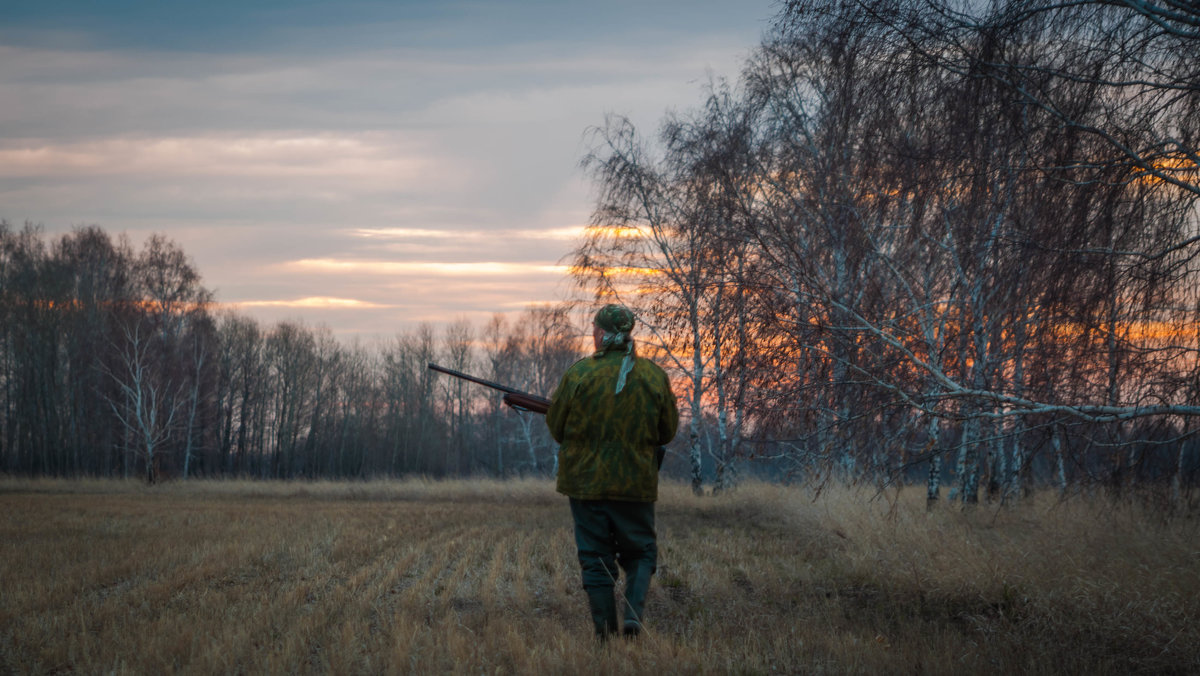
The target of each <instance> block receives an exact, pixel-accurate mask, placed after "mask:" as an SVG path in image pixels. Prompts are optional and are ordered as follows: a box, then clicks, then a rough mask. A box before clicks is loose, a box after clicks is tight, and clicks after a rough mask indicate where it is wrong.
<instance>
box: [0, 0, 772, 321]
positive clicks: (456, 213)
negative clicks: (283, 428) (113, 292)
mask: <svg viewBox="0 0 1200 676" xmlns="http://www.w3.org/2000/svg"><path fill="white" fill-rule="evenodd" d="M778 9H779V7H778V5H777V2H776V0H664V1H661V2H655V1H653V0H644V1H642V2H638V1H636V0H610V1H607V2H576V1H574V0H553V1H552V0H547V1H545V2H540V1H528V0H517V1H513V2H484V1H482V0H477V1H473V2H466V1H461V0H448V1H445V2H406V1H403V0H401V1H391V2H387V1H384V0H372V1H359V0H342V1H339V2H314V1H305V0H298V1H291V2H288V1H284V0H233V1H230V0H210V1H208V2H203V3H201V2H191V1H187V2H184V1H176V0H140V1H129V0H72V1H58V0H38V1H36V2H27V1H25V0H0V218H3V219H5V220H7V221H8V222H9V223H10V224H12V225H14V226H20V225H22V224H24V223H25V222H32V223H34V224H40V225H41V226H42V227H43V228H44V229H45V231H46V233H47V234H48V235H50V236H55V235H58V234H61V233H64V232H69V231H70V230H71V229H72V228H75V227H79V226H85V225H98V226H100V227H102V228H104V229H105V230H106V231H108V232H109V233H111V234H113V235H118V234H120V233H126V234H127V235H128V237H129V238H130V240H131V242H132V243H133V244H134V246H135V247H137V248H140V246H141V243H142V242H143V241H144V240H145V238H146V237H147V236H148V235H150V234H152V233H162V234H164V235H166V236H167V237H169V238H170V239H172V240H173V241H175V242H176V243H178V244H179V245H180V246H181V247H182V248H183V250H184V251H185V252H186V253H187V254H188V255H189V256H190V257H191V259H192V260H193V262H194V264H195V266H196V268H197V269H198V271H199V272H200V274H201V275H202V276H203V279H204V284H205V286H206V287H207V288H209V289H211V290H213V291H214V292H215V294H216V300H217V301H218V302H219V303H221V304H222V305H224V306H229V307H232V308H234V309H235V310H236V311H238V312H240V313H242V314H245V315H249V316H252V317H255V318H257V319H259V320H260V321H261V322H263V323H264V324H266V325H270V324H273V323H274V322H276V321H279V320H285V319H286V320H300V321H303V322H305V323H306V324H310V325H318V324H324V325H326V326H328V327H330V328H331V329H332V330H333V332H334V334H335V335H337V336H339V337H341V338H343V339H346V338H351V337H354V336H359V337H362V338H366V339H373V338H381V337H386V336H389V335H394V334H396V333H399V332H404V331H408V330H411V329H412V328H414V327H415V326H416V325H417V324H419V323H421V322H431V323H435V324H437V323H444V322H449V321H454V320H458V319H466V320H468V321H470V322H472V323H475V324H481V323H482V322H484V321H486V320H487V319H488V318H490V317H491V316H492V315H493V314H496V313H506V314H510V315H511V314H515V313H519V312H520V311H522V310H523V309H524V308H526V307H528V306H529V305H530V304H536V303H546V302H555V301H559V300H562V299H564V298H566V297H567V296H568V295H569V294H571V293H572V289H571V284H570V282H569V280H568V278H567V276H566V271H565V264H566V262H567V256H568V254H569V252H570V251H571V249H572V247H573V246H574V245H575V244H576V243H577V242H578V238H579V237H580V234H581V232H582V229H583V227H584V226H585V225H586V224H587V223H588V220H589V218H590V216H591V211H592V207H593V206H594V199H595V193H594V190H593V186H592V184H591V183H590V182H589V180H588V177H587V176H586V175H585V173H584V172H583V170H581V169H580V167H579V162H580V159H581V158H582V157H583V155H584V154H585V153H586V151H587V149H588V147H589V145H588V144H589V141H588V138H589V137H588V134H587V131H588V130H589V129H590V128H594V127H597V126H599V125H602V124H603V123H604V120H605V117H606V116H607V115H612V114H615V115H624V116H627V117H629V118H630V119H631V120H632V121H633V122H634V124H635V125H636V126H637V127H638V129H639V131H640V132H641V133H642V134H645V135H647V136H653V134H654V133H655V131H656V130H657V127H658V124H659V123H660V122H661V121H662V119H663V118H664V116H665V115H666V114H667V113H668V112H669V111H677V112H684V111H686V110H687V109H688V108H690V107H694V106H696V105H698V104H700V103H701V102H702V100H703V88H704V86H705V85H706V84H707V83H708V82H709V81H710V79H712V78H727V79H730V80H736V78H737V74H738V71H739V69H740V67H741V65H742V63H743V62H744V60H745V58H746V57H747V56H748V55H749V54H750V52H751V51H752V50H753V49H754V47H756V46H757V45H758V44H759V42H760V41H761V38H762V35H763V34H764V33H765V32H766V31H767V30H768V29H769V26H770V21H771V19H772V17H773V16H774V15H775V14H776V12H777V11H778Z"/></svg>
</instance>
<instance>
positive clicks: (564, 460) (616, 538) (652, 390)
mask: <svg viewBox="0 0 1200 676" xmlns="http://www.w3.org/2000/svg"><path fill="white" fill-rule="evenodd" d="M633 325H634V318H633V313H632V312H631V311H630V310H629V309H628V308H626V307H624V306H621V305H606V306H604V307H602V308H600V310H599V311H598V312H597V313H596V317H595V320H594V321H593V327H592V337H593V340H594V342H595V345H596V352H595V354H593V355H592V356H590V357H587V358H584V359H581V360H579V361H577V362H575V364H574V365H573V366H571V368H569V369H567V372H566V373H565V374H563V377H562V380H561V381H560V382H559V384H558V388H557V389H556V390H555V391H554V395H553V397H552V398H551V403H550V410H549V411H548V412H547V413H546V424H547V425H549V426H550V434H551V435H552V436H553V437H554V440H555V441H557V442H558V443H559V451H558V458H559V459H558V492H559V493H562V494H564V495H566V496H567V497H569V498H570V499H571V500H570V503H571V516H572V517H573V518H574V520H575V544H576V546H577V547H578V550H579V565H580V567H581V568H582V571H583V588H584V591H586V592H587V597H588V605H589V606H590V607H591V613H592V623H593V624H594V625H595V629H596V635H597V636H598V637H599V638H600V639H601V640H602V641H603V640H607V639H608V638H609V637H610V636H611V635H613V634H616V633H617V606H616V603H615V600H614V597H613V588H614V586H615V584H616V580H617V575H618V566H619V567H620V569H621V570H624V571H625V599H624V603H623V604H622V610H623V614H624V619H625V622H624V634H625V635H626V636H629V637H634V636H637V635H638V634H639V633H640V631H641V627H642V621H643V616H642V611H643V609H644V608H645V604H646V592H647V591H648V590H649V588H650V577H651V576H652V575H653V574H654V571H655V569H656V566H657V563H658V546H657V544H656V536H655V532H654V501H655V500H657V499H658V468H659V465H660V464H661V463H662V459H661V456H660V455H659V453H660V447H661V446H663V445H664V444H666V443H667V442H669V441H671V439H672V438H674V436H675V431H676V430H677V429H678V427H679V412H678V410H677V409H676V406H675V395H674V394H673V393H672V392H671V385H670V383H669V382H668V381H667V375H666V374H665V373H663V370H662V369H661V368H659V367H658V366H657V365H656V364H654V363H653V362H651V361H650V360H648V359H644V358H642V357H638V356H637V355H636V354H635V352H634V347H633V339H632V338H631V337H630V332H632V331H633Z"/></svg>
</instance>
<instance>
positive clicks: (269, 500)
mask: <svg viewBox="0 0 1200 676" xmlns="http://www.w3.org/2000/svg"><path fill="white" fill-rule="evenodd" d="M0 515H2V516H0V557H2V558H0V560H2V562H3V565H2V566H0V589H3V590H4V591H3V594H2V596H0V670H2V671H5V672H12V673H50V672H62V673H72V672H85V673H97V672H105V673H108V672H113V673H174V672H181V673H234V672H236V673H285V672H286V673H329V672H335V673H417V672H420V673H428V672H451V673H601V674H603V673H612V674H616V673H631V672H632V673H679V672H686V673H731V672H732V673H768V672H785V673H787V672H804V673H810V672H811V673H824V672H835V673H897V672H919V673H968V672H984V673H1017V672H1020V673H1138V672H1142V673H1195V672H1197V671H1200V622H1198V620H1200V544H1198V540H1197V537H1196V536H1197V534H1198V533H1197V530H1198V528H1197V524H1196V522H1195V521H1194V520H1188V519H1176V520H1171V521H1167V520H1163V519H1161V518H1158V517H1157V515H1155V514H1153V513H1141V512H1139V511H1137V510H1136V509H1135V508H1133V507H1121V508H1114V507H1112V506H1111V505H1109V504H1107V503H1100V502H1088V501H1085V500H1082V499H1081V500H1076V501H1072V502H1067V503H1062V504H1059V503H1057V502H1054V501H1052V500H1049V499H1046V498H1044V497H1040V498H1038V499H1037V500H1032V501H1026V502H1025V503H1023V504H1021V505H1019V506H1017V507H1014V508H1006V509H1004V510H989V509H985V508H979V509H976V510H974V511H971V512H962V511H960V510H957V509H954V508H950V507H944V508H943V509H940V510H935V511H934V512H932V513H926V511H925V509H924V499H923V496H922V495H920V494H919V492H913V493H911V494H909V493H907V492H902V493H900V494H894V493H893V494H889V495H880V494H875V493H871V492H867V491H858V490H848V489H847V490H832V491H825V492H823V493H822V494H821V495H820V496H819V497H818V498H816V499H814V498H813V496H812V494H810V493H808V492H807V491H804V490H801V489H796V488H787V487H782V486H773V485H766V484H751V485H746V486H743V487H741V488H740V489H739V490H737V491H735V492H734V493H732V494H728V495H723V496H720V497H718V498H713V497H695V496H693V495H692V494H691V492H690V489H688V488H686V487H683V486H675V485H670V486H665V487H664V489H663V491H662V499H661V501H660V503H659V509H658V524H659V533H660V569H659V573H658V575H657V576H656V578H655V582H654V585H653V586H652V589H651V596H650V599H649V603H648V607H647V615H648V624H649V630H648V632H647V633H646V634H645V635H644V636H643V637H642V638H641V639H639V640H638V641H636V642H630V643H626V642H616V643H615V644H610V645H608V646H605V647H601V646H599V645H597V644H595V643H594V642H593V640H592V639H591V631H590V626H589V620H588V617H587V610H586V600H585V598H584V596H583V594H582V591H581V590H580V589H579V572H578V564H577V563H576V561H575V554H574V549H573V540H572V536H571V530H570V516H569V511H568V509H567V506H566V502H565V498H562V497H561V496H558V495H556V494H555V493H554V491H553V486H552V484H550V483H548V482H543V481H513V482H495V481H483V480H480V481H450V482H431V481H404V482H385V481H380V482H368V483H340V484H337V483H314V484H305V483H254V482H216V483H209V482H190V483H176V484H169V485H165V486H157V487H146V486H143V485H140V484H133V483H121V482H108V481H82V482H69V481H28V480H3V481H0Z"/></svg>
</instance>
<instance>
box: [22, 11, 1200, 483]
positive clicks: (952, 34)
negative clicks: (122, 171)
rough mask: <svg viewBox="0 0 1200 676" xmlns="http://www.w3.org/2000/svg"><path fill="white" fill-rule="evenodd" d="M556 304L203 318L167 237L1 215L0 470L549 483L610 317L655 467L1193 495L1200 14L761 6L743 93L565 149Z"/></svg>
mask: <svg viewBox="0 0 1200 676" xmlns="http://www.w3.org/2000/svg"><path fill="white" fill-rule="evenodd" d="M588 138H589V146H588V150H587V153H586V156H585V157H584V158H583V160H582V166H583V169H584V171H585V172H587V175H588V177H589V179H590V180H591V183H592V185H593V186H594V188H595V193H596V203H595V209H594V212H593V219H592V223H591V225H590V227H589V228H588V229H587V231H586V235H585V237H584V238H583V239H582V240H581V241H580V242H578V244H577V246H576V247H575V249H574V250H573V251H571V252H568V253H567V254H566V255H567V260H569V261H570V263H571V269H572V275H573V277H574V280H575V281H576V282H577V288H578V292H579V297H578V298H575V299H569V300H565V301H564V302H563V304H562V305H561V306H554V307H535V308H531V309H529V310H528V311H527V312H526V313H525V314H524V315H523V316H522V317H521V318H519V319H518V320H505V319H503V318H501V317H500V316H497V317H496V318H494V319H493V320H492V321H491V322H489V323H487V324H486V325H483V326H474V325H472V324H470V323H469V322H466V321H459V322H454V323H451V324H448V325H446V326H441V327H435V326H432V325H424V326H421V327H419V328H417V329H415V330H413V331H410V332H406V333H401V334H399V335H397V336H395V338H394V339H393V340H391V341H389V342H387V343H384V344H379V345H362V344H342V343H340V342H338V341H337V340H335V339H334V337H333V333H332V331H331V330H330V329H329V328H327V327H321V326H318V327H311V326H306V325H304V324H301V323H298V322H283V323H279V324H276V325H274V326H269V327H264V326H261V325H259V324H258V323H257V322H256V321H255V320H253V319H250V318H247V317H244V316H241V315H239V314H237V313H236V312H231V311H229V310H221V309H218V308H219V304H217V303H216V302H215V299H214V297H213V294H212V292H210V291H209V290H208V289H206V288H205V287H204V285H203V282H202V278H201V274H200V273H201V271H199V270H196V269H195V268H194V266H193V265H192V263H191V262H190V261H189V259H188V257H187V255H186V253H185V252H184V251H183V250H182V249H181V248H180V247H179V246H178V245H176V244H174V243H173V242H171V241H170V240H168V239H166V238H165V237H162V236H154V237H151V238H149V239H148V240H147V241H146V242H144V243H143V244H141V245H140V247H138V246H135V245H134V244H132V243H130V242H129V241H127V240H126V239H125V238H123V237H120V236H118V237H116V238H114V237H113V236H112V235H110V234H108V233H107V232H106V231H105V230H104V229H102V228H101V227H98V226H88V227H78V228H76V229H75V230H74V231H72V232H70V233H68V234H65V235H62V236H60V237H54V238H51V237H47V236H45V235H44V233H43V232H42V231H41V230H40V229H39V228H38V227H36V226H33V225H25V226H22V227H17V226H14V225H12V224H9V223H6V222H5V223H3V224H0V473H9V474H17V475H50V476H81V475H86V476H141V477H145V478H146V479H147V480H149V481H155V480H156V479H158V478H160V477H163V476H169V477H179V478H190V477H196V476H204V477H214V476H237V477H249V478H317V477H337V478H358V477H363V478H365V477H381V476H402V475H410V474H416V475H429V476H450V475H452V476H463V475H492V476H509V475H514V474H521V475H546V474H552V473H553V472H554V469H555V447H554V445H553V442H552V441H551V440H550V439H549V437H548V435H547V434H546V430H545V426H544V424H542V421H541V419H540V418H538V417H536V416H531V415H528V414H518V413H515V412H513V411H510V410H508V409H506V408H505V407H503V406H502V405H501V404H500V402H499V399H498V397H496V396H494V393H491V392H488V391H485V390H483V389H481V388H478V387H476V386H469V385H467V384H465V383H462V382H459V381H449V380H448V379H447V378H445V377H444V376H443V377H437V378H435V377H434V374H432V373H431V372H430V371H428V369H426V364H427V363H428V362H438V363H442V364H444V365H446V366H449V367H451V368H455V369H458V370H461V371H467V372H472V373H476V374H478V375H480V376H483V377H485V378H489V379H491V380H496V381H499V382H504V383H506V384H510V385H512V386H514V387H517V388H520V389H524V390H527V391H530V392H533V393H536V394H543V395H549V394H550V393H551V392H552V391H553V388H554V386H555V384H556V382H557V379H558V377H559V375H560V374H561V373H562V372H563V371H564V370H565V368H566V367H567V366H568V365H569V364H570V363H571V362H572V361H574V360H575V359H578V358H580V357H581V356H583V355H584V354H586V353H585V352H584V351H583V350H584V348H585V345H584V344H583V342H582V340H581V335H582V333H583V328H584V322H586V319H583V317H586V316H587V315H586V311H587V308H594V307H595V305H596V304H598V303H603V302H613V301H615V302H622V303H625V304H627V305H629V306H630V307H632V308H634V309H635V310H636V312H637V314H638V317H639V321H640V323H641V325H640V327H639V329H638V337H640V343H639V349H640V350H641V352H642V354H644V355H646V356H650V357H652V358H654V359H655V360H656V361H658V362H659V363H660V364H662V365H663V366H664V367H665V368H667V369H668V370H669V372H670V373H671V374H672V376H673V378H674V383H675V391H676V394H677V395H678V397H679V399H680V409H681V412H682V414H683V416H684V421H683V424H682V426H681V432H680V435H679V437H678V438H677V439H676V440H675V442H674V443H673V444H672V446H671V453H670V454H669V460H668V463H667V465H666V471H667V472H668V473H669V474H675V475H678V476H680V477H681V478H684V479H685V480H687V481H689V482H690V483H691V485H692V487H693V490H695V491H697V492H701V491H703V490H704V486H705V484H710V485H711V487H712V489H713V490H727V489H729V488H732V487H733V486H735V485H736V483H737V481H738V477H739V475H744V474H746V473H757V474H761V475H763V476H769V477H771V478H773V479H780V480H787V481H802V482H811V483H812V484H813V485H817V486H823V485H825V484H826V483H828V482H844V483H862V484H868V485H878V486H880V487H886V486H892V485H899V484H903V483H915V482H920V483H922V484H923V485H925V486H926V487H927V497H928V499H929V500H930V501H931V502H933V501H937V500H940V499H947V498H950V499H954V500H959V501H962V502H965V503H973V502H977V501H979V500H981V499H987V500H995V501H1011V500H1019V499H1021V498H1022V497H1023V496H1025V495H1027V494H1028V492H1029V491H1031V490H1032V489H1033V488H1035V487H1037V486H1042V485H1048V486H1053V487H1054V488H1055V489H1056V490H1058V491H1060V492H1061V493H1063V494H1064V495H1069V494H1072V493H1075V492H1079V491H1093V490H1105V491H1111V492H1113V493H1114V494H1117V495H1122V494H1135V493H1136V494H1139V495H1148V496H1152V497H1154V498H1155V499H1158V500H1161V501H1162V502H1163V504H1166V505H1171V506H1181V505H1187V504H1189V503H1194V502H1195V500H1196V490H1195V489H1196V484H1197V478H1198V477H1197V474H1198V472H1200V446H1198V445H1197V440H1196V432H1197V431H1198V428H1197V422H1198V416H1200V294H1198V293H1197V291H1198V286H1197V283H1198V282H1200V268H1198V266H1197V263H1196V260H1195V257H1196V254H1197V252H1200V228H1198V227H1197V226H1198V225H1200V219H1198V211H1197V199H1198V198H1200V10H1197V9H1196V7H1195V6H1194V5H1193V4H1190V3H1183V2H1175V1H1174V0H1162V1H1161V2H1140V1H1139V2H1135V1H1133V0H1130V1H1128V2H1107V1H1105V2H1101V1H1089V0H1084V1H1081V2H1075V3H1070V4H1065V5H1064V4H1058V3H1053V2H1045V1H1038V2H1017V1H1009V2H1004V1H1000V2H995V3H982V4H981V3H975V2H926V1H925V0H859V1H857V2H837V1H832V0H795V1H792V2H787V3H786V4H785V5H784V6H783V7H782V8H781V11H780V13H779V15H778V16H777V17H776V18H775V19H774V21H773V22H772V24H771V28H770V30H769V31H767V33H766V34H765V35H764V37H763V40H762V43H761V44H760V45H759V46H757V47H756V48H755V49H754V50H752V51H751V52H750V54H749V56H748V57H747V59H746V61H745V63H744V67H743V69H742V71H741V73H740V74H739V75H738V76H737V77H736V78H735V79H733V80H726V79H716V78H714V79H713V81H712V82H711V83H710V84H709V85H708V87H706V88H705V90H704V92H703V93H702V100H701V101H700V102H699V103H698V104H697V105H695V106H693V107H690V108H686V109H683V110H682V111H681V112H676V113H671V114H668V115H667V116H665V117H664V119H663V120H662V121H661V124H660V125H659V126H658V128H657V129H655V130H652V132H651V133H649V134H647V133H645V132H643V130H639V129H636V128H635V127H634V126H633V124H632V123H630V122H629V121H628V120H626V119H624V118H622V117H619V116H615V115H613V116H609V117H608V118H607V119H606V120H605V121H604V122H603V123H602V124H601V125H599V126H598V127H597V128H595V129H593V130H591V132H590V134H589V137H588Z"/></svg>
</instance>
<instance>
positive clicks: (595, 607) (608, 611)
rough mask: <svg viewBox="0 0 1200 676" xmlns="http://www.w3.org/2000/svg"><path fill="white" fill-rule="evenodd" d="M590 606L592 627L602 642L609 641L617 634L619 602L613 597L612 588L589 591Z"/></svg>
mask: <svg viewBox="0 0 1200 676" xmlns="http://www.w3.org/2000/svg"><path fill="white" fill-rule="evenodd" d="M587 597H588V606H590V607H591V609H592V625H593V626H594V627H595V628H596V637H597V638H599V639H600V641H601V642H603V641H607V640H608V639H609V637H610V636H612V635H613V634H616V633H617V602H616V599H615V598H614V597H613V590H612V588H611V587H608V588H604V589H588V590H587Z"/></svg>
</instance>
